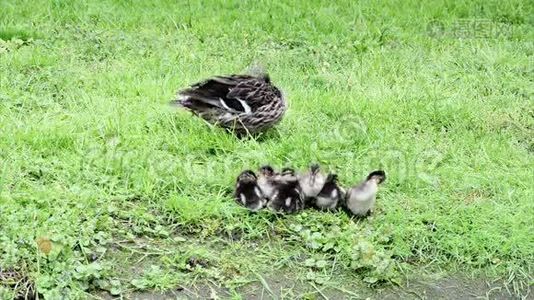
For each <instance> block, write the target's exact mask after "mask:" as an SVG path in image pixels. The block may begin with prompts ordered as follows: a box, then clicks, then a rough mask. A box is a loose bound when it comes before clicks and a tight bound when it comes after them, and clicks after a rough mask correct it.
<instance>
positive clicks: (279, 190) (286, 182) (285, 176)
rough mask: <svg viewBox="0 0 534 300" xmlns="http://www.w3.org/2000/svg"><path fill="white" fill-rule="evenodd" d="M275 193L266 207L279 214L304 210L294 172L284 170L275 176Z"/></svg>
mask: <svg viewBox="0 0 534 300" xmlns="http://www.w3.org/2000/svg"><path fill="white" fill-rule="evenodd" d="M275 187H276V188H275V191H274V194H273V196H272V198H271V200H270V201H269V202H268V203H267V207H269V208H270V209H271V210H273V211H276V212H281V213H288V214H291V213H295V212H298V211H300V210H302V209H303V208H304V200H303V198H302V194H301V191H300V187H299V182H298V179H297V176H296V175H295V171H294V170H293V169H291V168H285V169H283V170H282V173H280V174H278V175H277V176H276V184H275Z"/></svg>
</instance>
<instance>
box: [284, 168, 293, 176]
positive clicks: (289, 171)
mask: <svg viewBox="0 0 534 300" xmlns="http://www.w3.org/2000/svg"><path fill="white" fill-rule="evenodd" d="M282 175H292V176H293V175H295V169H293V168H283V169H282Z"/></svg>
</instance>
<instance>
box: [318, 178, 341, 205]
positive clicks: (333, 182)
mask: <svg viewBox="0 0 534 300" xmlns="http://www.w3.org/2000/svg"><path fill="white" fill-rule="evenodd" d="M343 196H344V191H343V189H342V188H341V187H340V186H339V185H338V183H337V175H336V174H328V176H327V177H326V181H325V184H324V186H323V188H322V189H321V191H320V192H319V194H318V195H317V197H316V198H315V199H314V201H313V204H314V206H315V207H316V208H318V209H326V210H333V209H336V208H337V206H338V203H339V202H340V200H342V199H343Z"/></svg>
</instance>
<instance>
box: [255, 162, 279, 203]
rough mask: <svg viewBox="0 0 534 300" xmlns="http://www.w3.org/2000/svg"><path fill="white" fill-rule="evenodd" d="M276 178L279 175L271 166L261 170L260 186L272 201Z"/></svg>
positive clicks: (266, 196)
mask: <svg viewBox="0 0 534 300" xmlns="http://www.w3.org/2000/svg"><path fill="white" fill-rule="evenodd" d="M276 176H277V174H276V172H275V171H274V169H273V168H272V167H271V166H269V165H266V166H263V167H261V168H260V174H259V176H258V186H259V187H260V189H261V191H262V193H263V195H264V196H265V198H267V199H271V198H272V196H273V194H274V191H275V181H276Z"/></svg>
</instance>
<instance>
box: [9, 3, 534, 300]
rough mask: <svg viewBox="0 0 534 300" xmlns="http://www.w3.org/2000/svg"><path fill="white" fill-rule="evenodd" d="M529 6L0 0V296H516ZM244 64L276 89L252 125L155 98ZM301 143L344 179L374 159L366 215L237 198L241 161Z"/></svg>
mask: <svg viewBox="0 0 534 300" xmlns="http://www.w3.org/2000/svg"><path fill="white" fill-rule="evenodd" d="M533 16H534V6H532V3H531V2H530V1H526V0H525V1H507V2H504V1H468V2H467V3H466V2H465V1H452V0H443V1H425V2H423V3H419V1H358V2H356V1H349V0H343V1H336V2H332V1H303V0H302V1H277V2H275V1H211V0H209V1H199V2H197V1H177V2H175V1H147V2H143V1H137V0H130V1H127V0H124V1H118V0H117V1H111V0H104V1H87V2H86V1H60V0H53V1H6V0H0V282H1V283H0V297H3V298H6V299H11V298H13V297H15V296H17V295H18V296H19V297H20V296H24V295H32V294H33V293H38V295H39V298H43V297H44V298H46V299H60V298H61V297H64V298H69V299H80V298H82V299H83V298H89V297H96V298H99V297H108V298H109V297H112V296H121V295H122V296H124V297H127V298H128V297H136V296H135V295H138V296H137V297H140V298H144V297H146V298H148V297H150V296H151V295H155V294H157V293H159V292H162V291H163V292H166V293H169V292H180V293H186V292H188V294H187V296H189V297H193V296H192V295H195V293H196V296H198V297H200V298H202V297H208V296H211V297H215V296H220V297H223V298H227V297H233V298H239V297H243V298H250V297H253V295H252V294H247V293H255V296H256V297H260V296H264V297H265V298H270V297H284V298H289V299H293V298H307V299H315V298H317V299H320V298H322V297H325V298H327V297H329V298H332V299H336V298H338V299H339V298H349V297H355V298H358V297H363V296H364V294H365V293H370V294H368V295H370V297H371V298H373V297H378V296H376V295H378V294H377V293H378V292H379V291H382V290H383V289H389V288H392V287H400V288H401V289H403V288H404V287H406V286H407V282H410V281H411V280H422V279H424V280H427V279H428V278H432V279H435V280H439V279H440V278H441V279H443V278H451V277H452V278H469V280H487V281H488V282H497V283H498V285H499V286H500V287H502V288H501V291H506V293H507V295H509V296H510V297H521V296H526V295H527V294H528V292H529V289H532V283H533V282H534V235H533V232H534V217H533V216H534V200H533V199H534V171H533V170H534V159H533V158H534V154H533V152H534V142H533V137H534V112H533V107H534V100H533V99H534V82H533V78H534V69H533V54H534V43H533V40H534V27H533V25H534V17H533ZM253 64H261V65H263V66H265V68H266V69H267V70H268V71H269V73H270V75H271V78H272V81H273V82H274V83H275V84H276V85H277V86H278V87H280V88H281V89H282V90H283V91H284V94H285V95H286V98H287V101H288V105H289V109H288V112H287V114H286V115H285V118H284V120H283V121H282V122H281V123H280V124H279V125H278V126H277V127H276V128H275V129H274V130H272V131H270V132H268V133H266V134H264V135H262V136H260V137H254V138H253V137H249V138H242V139H238V138H236V137H234V136H232V135H230V134H227V133H226V132H225V131H224V130H222V129H218V128H211V127H209V126H207V125H206V123H204V122H203V121H202V120H200V119H198V118H195V117H193V116H191V115H190V114H189V113H187V112H184V111H180V110H177V109H175V108H173V107H171V106H169V105H168V103H169V101H170V100H173V99H174V96H175V93H176V91H177V90H178V89H180V88H183V87H186V86H187V85H189V84H192V83H194V82H196V81H199V80H202V79H204V78H206V77H209V76H212V75H218V74H232V73H239V72H243V71H244V70H246V69H247V67H248V66H250V65H253ZM313 162H319V163H321V164H322V165H323V167H324V168H325V169H329V170H331V171H335V172H336V173H337V174H338V175H339V178H340V181H341V183H342V184H343V186H345V187H348V186H350V185H352V184H355V183H357V182H359V181H361V180H362V179H363V178H364V177H365V176H366V175H367V174H368V173H369V172H370V171H372V170H375V169H379V168H382V169H384V170H385V171H386V172H387V174H388V179H387V181H386V182H385V184H384V186H383V188H382V189H381V190H380V192H379V195H378V200H377V206H378V207H377V211H376V213H375V214H374V215H373V216H372V217H370V218H368V219H365V220H351V218H350V217H349V216H347V215H346V214H344V213H342V212H337V213H325V212H318V211H314V210H306V211H304V212H302V213H300V214H296V215H289V216H277V215H274V214H272V213H269V212H267V211H262V212H260V213H257V214H252V213H249V212H248V211H246V210H244V209H242V208H241V207H239V206H238V205H236V203H235V202H234V201H233V199H232V189H233V185H234V182H235V178H236V176H237V174H238V173H239V172H240V171H241V170H242V169H244V168H257V167H259V166H260V165H263V164H266V163H269V164H272V165H274V166H276V167H278V168H280V167H284V166H293V167H295V168H298V169H304V168H306V167H307V166H308V165H309V164H310V163H313ZM282 278H284V279H282ZM494 280H497V281H494ZM280 281H281V282H280ZM277 284H278V285H277ZM250 290H253V291H252V292H250ZM247 295H248V296H247ZM365 295H367V294H365ZM412 296H413V295H412ZM530 296H532V295H530Z"/></svg>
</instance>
